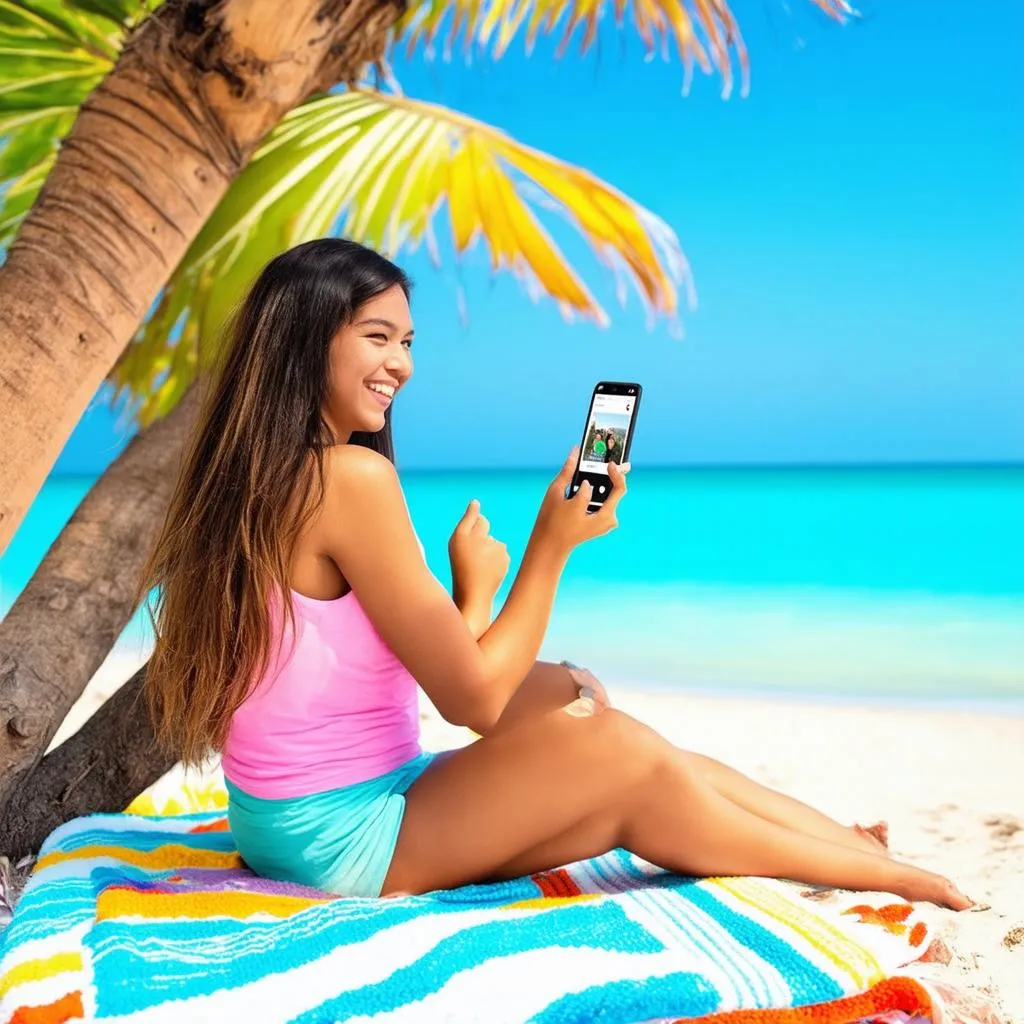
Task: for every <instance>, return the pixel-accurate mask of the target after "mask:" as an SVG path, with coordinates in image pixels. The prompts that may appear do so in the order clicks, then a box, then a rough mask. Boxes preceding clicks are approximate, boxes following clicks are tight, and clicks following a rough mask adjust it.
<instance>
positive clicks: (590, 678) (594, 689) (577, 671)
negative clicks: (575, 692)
mask: <svg viewBox="0 0 1024 1024" xmlns="http://www.w3.org/2000/svg"><path fill="white" fill-rule="evenodd" d="M562 665H563V667H564V668H566V669H567V670H568V672H569V675H570V676H571V677H572V681H573V682H574V683H575V684H576V685H577V686H578V687H579V689H580V691H581V692H580V694H579V696H578V697H577V698H576V700H575V701H574V702H573V704H570V705H569V707H572V706H573V705H574V704H579V703H580V702H581V701H582V702H584V704H583V707H581V710H583V711H585V712H586V713H589V714H595V715H596V714H600V713H601V712H602V711H604V710H605V708H610V707H611V706H612V705H611V701H610V700H609V699H608V692H607V691H606V690H605V688H604V684H603V683H602V682H601V680H600V679H598V678H597V676H595V675H594V673H593V672H591V671H590V669H588V668H580V667H579V666H578V665H574V664H573V663H572V662H570V661H563V662H562ZM588 701H589V702H591V706H590V707H587V703H586V702H588Z"/></svg>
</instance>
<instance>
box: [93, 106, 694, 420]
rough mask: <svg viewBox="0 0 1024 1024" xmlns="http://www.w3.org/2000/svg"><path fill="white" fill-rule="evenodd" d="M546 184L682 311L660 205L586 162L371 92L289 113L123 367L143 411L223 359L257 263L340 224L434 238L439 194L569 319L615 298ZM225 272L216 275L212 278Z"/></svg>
mask: <svg viewBox="0 0 1024 1024" xmlns="http://www.w3.org/2000/svg"><path fill="white" fill-rule="evenodd" d="M530 190H532V191H534V192H538V191H539V192H540V193H541V194H542V195H543V197H544V201H545V202H547V203H548V204H553V205H554V206H555V207H556V208H557V209H558V210H559V211H560V212H561V213H562V214H563V215H564V216H565V217H566V218H567V219H568V220H569V221H570V223H572V224H573V225H574V226H575V227H576V229H577V230H578V231H579V232H580V233H581V234H582V235H583V237H584V238H585V239H586V241H587V242H588V244H589V245H590V247H591V248H592V249H593V250H594V252H596V253H597V255H598V256H599V258H601V259H602V260H603V261H604V262H605V263H606V264H608V265H609V266H610V267H612V268H613V269H615V270H616V271H617V272H620V273H621V274H622V275H623V276H624V277H625V278H626V279H627V280H630V281H631V282H632V283H633V285H634V287H635V288H636V290H637V291H638V292H639V294H640V295H641V297H642V299H643V301H644V302H645V304H646V305H647V307H648V308H649V310H651V311H652V312H657V313H661V314H668V315H671V314H672V313H674V312H675V310H676V304H677V293H676V283H677V282H678V281H679V280H680V279H681V278H682V277H683V274H684V264H683V260H682V255H681V253H680V252H679V248H678V243H677V242H676V239H675V236H674V235H673V234H672V232H671V231H670V230H669V229H668V227H666V226H665V225H664V224H663V223H662V222H661V221H659V220H658V219H657V218H656V217H654V216H653V215H652V214H650V213H648V212H647V211H646V210H644V209H642V208H641V207H639V206H637V205H636V204H635V203H633V202H631V201H630V200H629V199H627V198H626V197H625V196H623V195H622V194H621V193H619V192H617V191H616V190H615V189H613V188H611V187H610V186H609V185H606V184H604V183H603V182H601V181H599V180H598V179H597V178H595V177H594V176H593V175H591V174H589V173H588V172H587V171H584V170H582V169H580V168H577V167H573V166H571V165H569V164H566V163H563V162H561V161H559V160H556V159H554V158H553V157H550V156H547V155H545V154H543V153H540V152H538V151H536V150H533V149H530V148H528V147H526V146H522V145H520V144H519V143H517V142H515V141H514V140H513V139H511V138H510V137H509V136H507V135H505V134H504V133H503V132H500V131H498V130H497V129H494V128H491V127H489V126H487V125H484V124H481V123H480V122H477V121H473V120H471V119H469V118H466V117H462V116H460V115H458V114H455V113H453V112H451V111H449V110H446V109H445V108H443V107H438V106H433V105H431V104H426V103H414V102H412V101H409V100H405V99H400V98H398V97H395V96H386V95H381V94H377V93H366V92H360V91H352V92H346V93H342V94H337V95H330V96H325V97H322V98H320V99H316V100H313V101H311V102H309V103H307V104H305V105H304V106H302V107H300V108H299V109H298V110H296V111H293V112H292V113H291V114H290V115H289V116H288V117H286V118H285V119H284V120H283V121H282V122H281V124H280V125H279V126H278V128H277V129H276V130H275V131H274V132H273V134H272V135H271V136H270V138H269V139H268V141H267V142H266V143H265V144H264V146H263V147H262V148H261V149H260V150H259V151H258V152H257V153H256V155H255V156H254V158H253V160H252V162H251V163H250V164H249V166H248V167H247V168H246V170H245V171H243V173H242V174H241V175H240V176H239V178H238V179H236V181H235V182H234V184H233V185H232V187H231V189H230V190H229V191H228V194H227V195H226V196H225V197H224V199H223V200H222V201H221V203H220V205H219V206H218V207H217V210H216V211H215V212H214V214H213V216H212V217H211V218H210V219H209V220H208V221H207V223H206V225H205V226H204V228H203V230H202V232H201V233H200V235H199V236H198V237H197V238H196V240H195V242H194V243H193V245H192V246H191V248H190V249H189V251H188V253H187V255H186V256H185V258H184V260H183V261H182V262H181V264H180V265H179V266H178V268H177V270H176V271H175V273H174V275H173V276H172V278H171V280H170V281H169V283H168V285H167V288H166V289H165V292H164V294H163V297H162V299H161V301H160V303H159V305H158V307H157V309H156V311H155V313H154V315H153V317H152V318H151V319H150V320H149V322H148V323H146V324H145V325H144V326H143V327H142V329H141V330H140V332H139V334H138V336H137V337H136V338H135V340H134V341H133V343H132V344H131V345H130V346H129V347H128V349H126V351H125V354H124V356H123V357H122V359H121V360H120V362H119V363H118V365H117V366H116V367H115V370H114V373H113V383H114V385H115V387H116V389H117V391H118V393H119V395H120V394H121V393H123V392H128V393H130V394H131V395H132V396H134V397H137V398H142V399H143V401H144V404H143V405H142V406H141V407H140V408H139V410H138V415H139V418H140V422H142V423H144V424H145V423H148V422H150V421H151V420H153V419H156V418H159V417H160V416H162V415H163V414H164V413H165V412H166V411H167V410H169V409H170V408H173V406H174V404H175V403H176V402H177V400H178V398H179V397H180V395H181V394H182V393H183V392H184V390H185V389H186V388H187V387H188V385H189V384H190V383H191V381H192V379H193V377H194V375H195V372H196V369H197V368H198V367H201V366H205V365H208V364H209V362H210V361H211V359H212V357H213V354H214V351H215V347H216V344H217V339H218V336H219V330H220V328H221V326H222V324H223V322H224V321H225V320H226V318H227V317H228V315H229V313H230V311H231V309H232V308H233V307H234V306H235V305H236V304H237V302H238V301H239V299H240V298H241V296H242V295H243V293H244V291H245V289H246V288H247V286H248V285H249V284H250V283H251V281H252V280H253V278H254V277H255V276H256V274H257V273H258V272H259V269H260V268H261V267H262V266H263V265H264V264H265V263H266V262H267V260H269V259H270V258H272V257H273V256H274V255H276V254H277V253H279V252H281V251H283V250H284V249H286V248H288V247H289V246H292V245H296V244H298V243H299V242H302V241H306V240H308V239H311V238H317V237H321V236H323V235H325V234H328V233H331V232H333V231H340V232H343V233H344V234H345V235H346V236H348V237H350V238H355V239H357V240H359V241H362V242H364V243H366V244H367V245H371V246H374V247H375V248H378V249H382V250H383V251H385V252H389V253H392V254H393V253H395V252H396V251H397V250H398V249H400V248H401V247H403V246H413V245H415V244H417V243H419V242H420V241H422V240H424V239H426V240H428V241H430V239H431V237H432V236H431V227H432V224H433V222H434V219H435V217H436V215H437V213H438V212H439V211H440V209H441V207H442V206H446V207H447V209H448V216H449V221H450V224H451V230H452V235H453V240H454V244H455V247H456V249H457V250H458V251H459V252H463V251H465V250H466V249H468V248H470V247H471V246H472V245H474V244H475V243H476V242H478V241H482V242H483V243H484V244H485V245H486V247H487V249H488V250H489V253H490V257H491V265H492V267H493V269H494V270H502V269H504V270H511V271H512V272H513V273H515V274H517V275H518V276H519V277H521V278H522V279H524V280H525V281H526V282H527V283H528V285H529V287H530V289H531V291H532V292H533V293H534V294H538V293H545V294H547V295H550V296H551V297H552V298H554V299H555V301H556V302H557V303H558V304H559V306H560V308H561V309H562V311H563V313H564V314H565V315H566V316H573V315H580V316H584V317H589V318H591V319H594V320H597V321H598V322H602V323H603V322H604V321H605V320H606V317H605V314H604V311H603V310H602V309H601V307H600V305H599V304H598V303H597V302H596V301H595V299H594V298H593V296H592V295H591V294H590V292H589V291H588V290H587V288H586V286H585V285H584V284H583V282H582V281H581V280H580V278H579V277H578V275H577V274H576V273H575V271H574V270H573V268H572V267H571V266H570V265H569V263H568V262H567V260H566V259H565V257H564V256H563V255H562V253H561V252H560V251H559V250H558V248H557V246H556V245H555V243H554V242H553V240H552V239H551V237H550V236H549V235H548V233H547V232H546V231H545V230H544V228H543V227H542V225H541V224H540V222H539V221H538V220H537V218H536V216H535V214H534V213H533V211H532V210H531V208H530V205H529V203H528V202H527V193H528V192H529V191H530ZM214 285H215V287H214Z"/></svg>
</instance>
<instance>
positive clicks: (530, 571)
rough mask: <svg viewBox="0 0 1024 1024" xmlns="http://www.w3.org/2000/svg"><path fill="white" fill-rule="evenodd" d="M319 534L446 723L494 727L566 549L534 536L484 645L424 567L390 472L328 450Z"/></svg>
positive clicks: (529, 662)
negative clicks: (477, 640) (324, 494)
mask: <svg viewBox="0 0 1024 1024" xmlns="http://www.w3.org/2000/svg"><path fill="white" fill-rule="evenodd" d="M325 470H326V473H327V494H326V496H325V502H324V507H323V510H322V512H321V515H320V520H319V524H318V531H319V533H320V535H321V537H322V538H323V542H324V546H325V548H326V553H327V554H328V555H329V556H330V557H331V558H332V559H333V560H334V561H335V563H336V564H337V565H338V567H339V569H340V570H341V572H342V574H343V575H344V577H345V579H346V580H347V581H348V583H349V586H351V587H352V589H353V591H354V592H355V594H356V597H357V598H358V600H359V602H360V604H361V605H362V606H363V608H364V609H365V611H366V614H367V615H368V616H369V618H370V620H371V621H372V622H373V624H374V626H375V627H376V629H377V631H378V632H379V633H380V635H381V636H382V637H383V638H384V640H385V642H386V643H387V644H388V646H389V647H390V648H391V649H392V650H393V651H394V652H395V654H396V655H397V657H398V658H399V659H400V660H401V661H402V663H403V664H404V665H405V666H406V668H408V669H409V671H410V673H411V674H412V675H413V676H415V678H416V679H417V681H418V682H419V683H420V685H421V686H422V687H423V689H424V690H425V691H426V693H427V695H428V696H429V697H430V699H431V700H432V701H433V702H434V704H435V706H436V707H437V708H438V710H439V711H440V712H441V714H442V715H444V717H445V718H446V719H448V720H449V721H451V722H454V723H457V724H461V725H468V726H470V727H474V728H476V729H477V730H478V731H479V730H481V729H484V728H487V727H488V726H489V725H490V724H492V723H493V722H494V721H496V720H497V719H498V717H499V716H500V714H501V712H502V711H503V710H504V708H505V706H506V704H507V703H508V701H509V699H510V698H511V696H512V694H513V693H514V692H515V690H516V688H517V687H518V685H519V683H520V682H521V681H522V679H523V678H524V677H525V676H526V674H527V672H528V671H529V670H530V669H531V668H532V666H533V664H534V662H535V661H536V659H537V654H538V653H539V651H540V645H541V642H542V641H543V638H544V632H545V630H546V628H547V624H548V619H549V617H550V614H551V608H552V605H553V603H554V597H555V590H556V588H557V586H558V580H559V577H560V575H561V572H562V569H563V567H564V565H565V562H566V558H567V555H568V548H567V547H566V548H565V550H564V551H563V550H561V549H562V547H563V546H564V545H560V544H557V543H556V542H555V541H553V540H548V541H545V539H544V536H543V534H542V533H541V532H539V531H535V534H534V536H533V537H532V538H531V540H530V543H529V545H528V547H527V551H526V555H525V556H524V558H523V563H522V565H521V567H520V569H519V573H518V575H517V576H516V580H515V582H514V583H513V585H512V590H511V592H510V594H509V597H508V600H507V601H506V602H505V606H504V607H503V608H502V611H501V613H500V614H499V615H498V617H497V619H496V620H495V621H494V623H493V624H491V626H490V628H488V629H487V631H486V633H484V635H483V636H482V637H481V638H480V641H479V643H478V642H476V640H475V639H474V636H473V633H472V631H471V628H470V626H469V625H468V624H467V621H466V619H465V618H464V617H463V615H462V613H460V610H459V609H458V608H457V607H456V605H455V603H454V602H453V600H452V598H451V596H450V595H449V594H448V592H447V591H446V590H445V589H444V587H442V586H441V584H440V583H439V582H438V581H437V580H436V579H435V578H434V576H433V574H432V573H431V572H430V570H429V569H428V568H427V566H426V563H425V562H424V560H423V556H422V554H421V553H420V550H419V546H418V544H417V541H416V535H415V533H414V531H413V528H412V523H411V522H410V520H409V514H408V510H407V508H406V505H405V499H404V497H403V496H402V490H401V486H400V484H399V481H398V476H397V474H396V472H395V469H394V467H393V466H392V465H391V463H390V462H388V460H387V459H385V458H383V457H382V456H380V455H378V454H376V453H375V452H372V451H370V450H369V449H366V448H360V447H357V446H354V445H344V446H339V447H336V448H332V449H330V452H329V453H328V457H327V459H326V460H325Z"/></svg>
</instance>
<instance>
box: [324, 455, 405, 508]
mask: <svg viewBox="0 0 1024 1024" xmlns="http://www.w3.org/2000/svg"><path fill="white" fill-rule="evenodd" d="M324 485H325V488H324V489H325V499H326V501H327V502H328V503H330V504H332V505H335V507H338V505H337V503H339V502H340V503H341V504H342V505H345V506H351V505H353V504H356V505H360V506H364V507H365V505H366V504H367V503H370V504H374V505H376V504H379V503H382V502H384V503H391V502H395V501H398V502H400V503H401V504H403V505H404V503H405V498H404V496H403V494H402V487H401V484H400V483H399V480H398V473H397V472H396V471H395V467H394V464H393V463H392V462H391V460H390V459H387V458H386V457H385V456H383V455H381V454H380V453H379V452H375V451H373V450H372V449H370V448H364V447H363V446H362V445H356V444H338V445H332V446H331V447H330V448H327V449H326V450H325V451H324Z"/></svg>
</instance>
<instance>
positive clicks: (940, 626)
mask: <svg viewBox="0 0 1024 1024" xmlns="http://www.w3.org/2000/svg"><path fill="white" fill-rule="evenodd" d="M402 477H403V483H404V486H405V489H406V494H407V497H408V500H409V506H410V509H411V512H412V516H413V520H414V524H415V526H416V530H417V532H418V533H419V535H420V537H421V539H422V540H423V543H424V545H425V547H426V551H427V559H428V562H429V564H430V567H431V568H432V569H433V571H434V572H435V574H436V575H437V576H438V578H439V579H441V580H442V582H444V583H446V584H447V583H448V582H449V581H450V574H449V570H448V561H447V542H448V538H449V536H450V534H451V531H452V529H453V528H454V526H455V523H456V522H457V521H458V519H459V517H460V516H461V515H462V513H463V512H464V510H465V507H466V505H467V503H468V502H469V500H470V499H471V498H478V499H480V501H481V503H482V507H483V511H484V514H485V515H486V516H487V517H488V518H489V519H490V521H491V528H492V532H493V533H494V534H495V535H496V536H497V537H499V538H500V539H502V540H504V541H506V543H507V544H508V545H509V549H510V552H511V554H512V556H513V569H514V567H515V565H516V564H517V563H518V558H519V556H520V555H521V554H522V550H523V548H524V546H525V544H526V540H527V538H528V536H529V531H530V528H531V526H532V524H533V520H534V517H535V515H536V511H537V508H538V506H539V503H540V501H541V498H542V497H543V493H544V490H545V487H546V486H547V484H548V482H549V474H546V473H543V472H537V471H517V472H509V471H503V472H501V473H490V472H481V471H459V472H451V473H403V474H402ZM92 482H93V481H92V480H90V479H87V478H82V477H56V478H51V479H50V480H49V481H48V482H47V484H46V485H45V487H44V488H43V491H42V492H41V493H40V495H39V497H38V498H37V500H36V502H35V503H34V504H33V506H32V508H31V510H30V512H29V514H28V516H27V517H26V519H25V521H24V523H23V525H22V527H21V528H20V530H19V531H18V534H17V535H16V537H15V539H14V541H13V542H12V544H11V546H10V547H9V549H8V551H7V552H6V553H5V555H4V556H3V558H2V559H0V615H2V614H4V613H5V612H6V610H7V609H8V608H9V606H10V604H11V603H12V601H13V600H14V598H15V596H16V595H17V593H18V592H19V591H20V590H21V588H22V587H23V586H24V585H25V583H26V582H27V580H28V579H29V577H30V576H31V573H32V571H33V570H34V568H35V566H36V565H37V564H38V562H39V560H40V559H41V558H42V556H43V554H44V553H45V551H46V549H47V548H48V546H49V544H50V543H51V542H52V540H53V539H54V538H55V537H56V536H57V534H58V533H59V532H60V529H61V527H62V526H63V524H64V523H65V522H66V521H67V518H68V517H69V516H70V515H71V513H72V511H73V510H74V507H75V506H76V504H77V503H78V502H79V501H80V500H81V498H82V497H83V496H84V495H85V493H86V492H87V491H88V488H89V487H90V486H91V484H92ZM619 519H620V523H621V525H620V526H619V528H618V530H616V531H615V532H614V533H612V534H610V535H609V536H607V537H604V538H601V539H599V540H595V541H593V542H591V543H589V544H587V545H585V546H584V547H581V548H579V549H577V551H576V552H575V553H574V554H573V556H572V559H571V560H570V563H569V566H568V569H567V571H566V573H565V576H564V579H563V583H562V586H561V588H560V590H559V593H558V599H557V601H556V605H555V609H554V613H553V615H552V620H551V626H550V629H549V631H548V635H547V638H546V640H545V643H544V648H543V650H542V656H544V657H547V658H551V659H553V660H559V659H561V658H563V657H564V658H569V659H571V660H573V661H576V662H578V663H581V664H585V665H588V666H590V667H591V668H592V669H593V670H594V671H595V672H597V673H598V674H600V675H601V676H602V677H603V678H605V679H606V680H607V681H611V682H614V683H616V684H618V685H638V686H644V687H647V688H652V687H654V688H659V689H666V690H681V689H686V690H707V691H714V692H730V693H749V692H755V693H763V694H765V695H769V694H770V695H773V696H798V697H801V696H802V697H807V696H812V697H814V698H815V699H834V698H840V699H849V698H854V699H857V700H858V701H861V702H864V701H895V702H905V701H922V700H923V701H929V702H932V701H934V702H942V703H953V704H959V705H971V706H973V705H978V704H980V705H985V706H988V707H990V708H996V707H999V708H1004V709H1006V710H1009V711H1015V712H1019V711H1024V543H1022V536H1024V529H1022V528H1024V468H1019V467H1005V468H1004V467H997V468H979V467H964V468H959V467H957V468H946V467H920V468H867V467H864V468H791V469H789V468H787V469H768V468H754V469H731V468H729V469H711V468H707V469H705V468H700V469H645V468H643V467H640V466H638V467H636V468H635V469H634V471H633V473H632V474H631V477H630V490H629V494H628V496H627V497H626V499H625V500H624V501H623V502H622V504H621V505H620V509H619ZM509 582H511V578H510V580H509ZM507 586H508V583H506V586H505V588H504V589H503V591H502V593H501V594H500V595H499V606H500V599H501V597H503V596H504V594H505V593H506V592H507ZM150 642H151V638H150V634H149V627H148V623H146V622H145V620H144V618H143V616H142V615H141V614H137V615H136V616H135V618H134V619H133V620H132V622H131V623H130V625H129V626H128V628H127V629H126V630H125V633H124V635H123V636H122V638H121V641H120V647H121V648H122V649H125V650H129V651H131V652H134V653H136V654H137V653H138V652H139V651H142V652H143V653H144V652H145V650H146V647H147V645H148V644H149V643H150Z"/></svg>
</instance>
